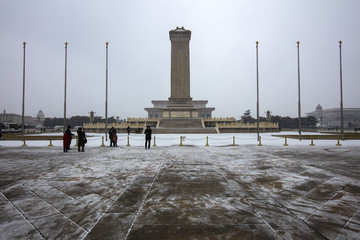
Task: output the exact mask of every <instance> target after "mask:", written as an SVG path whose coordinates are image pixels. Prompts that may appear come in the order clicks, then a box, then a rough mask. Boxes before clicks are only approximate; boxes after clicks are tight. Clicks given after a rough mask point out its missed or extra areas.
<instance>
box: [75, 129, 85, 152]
mask: <svg viewBox="0 0 360 240" xmlns="http://www.w3.org/2000/svg"><path fill="white" fill-rule="evenodd" d="M77 134H78V151H79V152H80V147H81V151H82V152H85V151H84V148H85V143H86V142H87V140H86V136H85V132H84V131H83V128H82V127H79V129H78V130H77Z"/></svg>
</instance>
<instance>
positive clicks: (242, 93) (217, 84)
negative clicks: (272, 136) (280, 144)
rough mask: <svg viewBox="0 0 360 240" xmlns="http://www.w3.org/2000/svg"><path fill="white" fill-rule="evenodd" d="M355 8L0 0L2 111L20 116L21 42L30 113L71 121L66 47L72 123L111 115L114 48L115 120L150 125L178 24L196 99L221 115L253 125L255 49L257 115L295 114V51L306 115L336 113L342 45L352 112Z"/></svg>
mask: <svg viewBox="0 0 360 240" xmlns="http://www.w3.org/2000/svg"><path fill="white" fill-rule="evenodd" d="M359 10H360V1H358V0H342V1H340V0H338V1H335V0H299V1H292V0H263V1H256V0H242V1H241V0H233V1H232V0H219V1H215V0H171V1H169V0H128V1H124V0H123V1H95V0H94V1H93V0H78V1H74V0H71V1H70V0H61V1H60V0H59V1H57V0H55V1H48V0H42V1H40V0H32V1H28V0H0V33H1V37H0V52H1V54H0V83H1V87H0V109H1V111H3V110H6V111H7V112H8V113H17V114H21V110H22V74H23V72H22V69H23V65H22V61H23V44H22V43H23V42H24V41H25V42H27V45H26V90H25V91H26V97H25V99H26V103H25V114H26V115H30V116H35V115H36V113H37V112H38V111H39V110H40V109H42V110H43V111H44V113H45V116H46V117H62V116H63V114H64V113H63V106H64V75H65V73H64V72H65V63H64V61H65V60H64V59H65V57H64V52H65V45H64V43H65V42H66V41H67V42H69V45H68V75H67V79H68V89H67V103H68V104H67V116H74V115H88V112H90V111H91V110H93V111H95V112H96V115H97V116H104V115H105V63H106V62H105V60H106V58H105V56H106V54H105V53H106V48H105V42H107V41H108V42H109V100H108V104H109V105H108V106H109V108H108V111H109V113H108V116H109V117H110V116H115V117H116V116H119V117H120V118H126V117H145V116H146V115H147V114H146V112H145V110H144V107H151V106H152V104H151V100H167V99H168V97H169V96H170V49H171V44H170V40H169V31H170V30H172V29H175V28H176V27H177V26H179V27H182V26H184V27H185V28H186V29H189V30H191V31H192V37H191V41H190V81H191V96H192V97H193V99H197V100H208V101H209V103H208V106H209V107H215V108H216V109H215V111H214V112H213V116H216V117H221V116H222V117H226V116H234V117H236V118H239V117H240V116H241V115H242V114H243V113H244V112H245V111H246V110H247V109H250V110H251V112H252V115H253V116H256V61H255V57H256V47H255V42H256V41H259V81H260V115H265V111H267V110H270V111H272V113H273V114H274V115H282V116H291V117H296V116H297V111H298V109H297V104H298V103H297V102H298V100H297V99H298V95H297V48H296V42H297V41H300V68H301V98H302V113H303V116H305V113H306V112H310V111H313V110H315V107H316V105H317V104H319V103H320V104H321V105H322V106H323V108H338V107H339V106H340V87H339V86H340V80H339V79H340V77H339V76H340V73H339V72H340V71H339V44H338V41H339V40H342V41H343V44H342V56H343V92H344V107H360V106H359V102H360V101H359V100H360V96H359V89H360V46H359V43H360V28H359V23H360V14H359Z"/></svg>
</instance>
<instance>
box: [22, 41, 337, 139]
mask: <svg viewBox="0 0 360 240" xmlns="http://www.w3.org/2000/svg"><path fill="white" fill-rule="evenodd" d="M341 44H342V41H339V50H340V117H341V138H342V140H344V114H343V88H342V54H341ZM23 46H24V56H23V99H22V118H21V119H22V120H21V121H22V140H23V141H24V125H25V124H24V112H25V48H26V42H24V43H23ZM67 46H68V43H67V42H65V86H64V131H65V129H66V83H67ZM108 46H109V43H108V42H106V90H105V91H106V92H105V139H106V141H107V114H108ZM299 46H300V42H299V41H297V62H298V115H299V139H300V140H301V99H300V51H299V48H300V47H299ZM258 47H259V42H258V41H256V87H257V91H256V93H257V100H256V111H257V113H256V116H257V120H256V121H257V139H258V141H259V138H260V130H259V125H260V124H259V61H258V58H259V55H258V53H259V50H258Z"/></svg>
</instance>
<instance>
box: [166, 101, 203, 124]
mask: <svg viewBox="0 0 360 240" xmlns="http://www.w3.org/2000/svg"><path fill="white" fill-rule="evenodd" d="M159 127H161V128H204V125H203V122H202V118H200V117H199V112H198V110H197V109H195V108H194V107H186V106H181V107H180V106H179V107H167V108H163V109H160V121H159Z"/></svg>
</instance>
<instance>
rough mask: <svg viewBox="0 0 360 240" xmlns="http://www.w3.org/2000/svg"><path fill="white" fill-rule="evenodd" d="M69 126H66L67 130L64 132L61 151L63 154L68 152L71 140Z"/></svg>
mask: <svg viewBox="0 0 360 240" xmlns="http://www.w3.org/2000/svg"><path fill="white" fill-rule="evenodd" d="M70 129H71V126H70V125H69V126H68V129H67V130H66V131H65V132H64V136H63V149H64V152H67V151H68V150H70V143H71V139H72V135H74V134H72V133H71V131H70Z"/></svg>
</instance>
